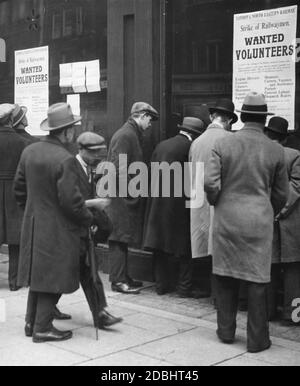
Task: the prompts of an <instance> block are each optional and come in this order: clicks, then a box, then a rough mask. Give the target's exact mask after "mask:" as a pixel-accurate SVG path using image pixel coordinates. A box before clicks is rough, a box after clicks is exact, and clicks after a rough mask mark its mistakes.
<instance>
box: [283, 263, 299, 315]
mask: <svg viewBox="0 0 300 386" xmlns="http://www.w3.org/2000/svg"><path fill="white" fill-rule="evenodd" d="M283 283H284V284H283V286H284V295H283V319H284V320H289V321H290V320H291V317H292V312H293V310H294V308H293V307H292V303H293V300H294V299H299V298H300V263H287V264H284V266H283Z"/></svg>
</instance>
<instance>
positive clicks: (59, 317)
mask: <svg viewBox="0 0 300 386" xmlns="http://www.w3.org/2000/svg"><path fill="white" fill-rule="evenodd" d="M53 318H54V319H56V320H70V319H71V315H68V314H63V313H62V312H60V311H59V309H58V308H57V307H55V309H54V315H53Z"/></svg>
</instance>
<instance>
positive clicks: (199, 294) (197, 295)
mask: <svg viewBox="0 0 300 386" xmlns="http://www.w3.org/2000/svg"><path fill="white" fill-rule="evenodd" d="M176 293H177V295H178V296H179V297H180V298H194V299H204V298H209V297H210V292H207V291H202V290H200V289H193V290H187V291H182V290H177V292H176Z"/></svg>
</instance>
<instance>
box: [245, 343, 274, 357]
mask: <svg viewBox="0 0 300 386" xmlns="http://www.w3.org/2000/svg"><path fill="white" fill-rule="evenodd" d="M271 346H272V342H271V341H269V343H268V344H267V345H266V346H265V347H262V348H257V349H251V348H248V350H247V351H248V352H249V353H251V354H257V353H259V352H262V351H265V350H268V349H269V348H270V347H271Z"/></svg>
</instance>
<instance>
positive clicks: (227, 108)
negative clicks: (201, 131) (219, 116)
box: [209, 98, 239, 124]
mask: <svg viewBox="0 0 300 386" xmlns="http://www.w3.org/2000/svg"><path fill="white" fill-rule="evenodd" d="M234 108H235V107H234V103H233V102H232V101H231V100H230V99H227V98H223V99H220V100H218V101H217V103H216V105H215V106H213V107H210V108H209V112H210V113H211V114H213V113H214V112H219V113H223V114H226V115H228V116H229V117H230V118H231V119H232V124H234V123H236V122H237V121H238V119H239V118H238V116H237V115H236V114H235V113H234Z"/></svg>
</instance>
